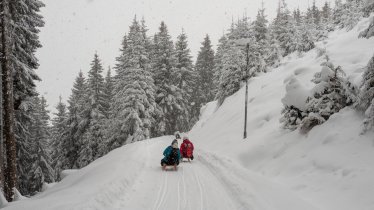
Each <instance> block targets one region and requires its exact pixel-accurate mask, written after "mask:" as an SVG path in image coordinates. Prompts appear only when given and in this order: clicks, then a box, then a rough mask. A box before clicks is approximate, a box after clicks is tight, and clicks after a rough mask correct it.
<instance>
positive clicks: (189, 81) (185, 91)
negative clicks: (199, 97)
mask: <svg viewBox="0 0 374 210" xmlns="http://www.w3.org/2000/svg"><path fill="white" fill-rule="evenodd" d="M175 51H176V53H175V54H176V58H177V63H176V75H177V81H176V84H177V86H178V87H179V89H180V90H181V93H182V97H183V99H185V101H186V108H187V109H188V118H187V119H183V117H186V116H183V115H182V116H180V119H178V120H177V122H178V124H177V127H176V130H178V131H181V132H185V131H187V130H188V129H189V128H190V127H191V126H192V125H193V124H194V123H195V122H196V118H194V116H192V113H198V112H199V110H197V107H196V106H194V104H195V103H196V102H195V101H194V98H193V95H194V94H195V93H194V88H195V86H196V85H197V74H196V72H195V70H194V67H193V64H192V56H191V51H190V49H189V48H188V44H187V35H186V34H185V33H184V32H183V31H182V33H181V34H180V35H179V36H178V38H177V42H176V44H175Z"/></svg>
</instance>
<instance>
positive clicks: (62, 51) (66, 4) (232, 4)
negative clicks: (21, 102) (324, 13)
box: [37, 0, 332, 111]
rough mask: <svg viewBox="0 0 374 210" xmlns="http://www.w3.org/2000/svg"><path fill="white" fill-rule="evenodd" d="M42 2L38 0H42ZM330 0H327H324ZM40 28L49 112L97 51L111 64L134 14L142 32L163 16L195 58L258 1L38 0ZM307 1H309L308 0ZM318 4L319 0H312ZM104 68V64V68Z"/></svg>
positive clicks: (297, 0)
mask: <svg viewBox="0 0 374 210" xmlns="http://www.w3.org/2000/svg"><path fill="white" fill-rule="evenodd" d="M42 1H43V0H42ZM330 1H332V0H330ZM43 2H44V3H45V4H46V7H45V8H43V9H42V15H43V16H44V20H45V22H46V24H45V27H44V28H42V29H41V33H40V40H41V42H42V45H43V47H42V48H41V49H39V50H38V52H37V57H38V58H39V61H40V67H39V69H38V71H37V72H38V74H39V75H40V77H41V78H42V80H43V81H42V82H40V83H38V91H39V92H40V93H41V94H42V95H44V96H45V97H46V99H47V101H48V103H49V105H50V110H52V111H54V110H55V109H54V106H55V105H56V104H57V102H58V97H59V96H60V95H61V96H62V97H63V100H64V101H66V100H67V99H68V97H69V95H70V93H71V88H72V85H73V82H74V79H75V77H76V76H77V74H78V72H79V70H82V71H83V72H84V73H85V74H86V73H87V72H88V70H89V65H90V62H91V60H92V59H93V55H94V53H95V52H97V53H98V54H99V56H100V58H101V59H102V61H103V65H104V66H105V68H107V67H108V66H114V64H115V57H117V56H118V55H119V48H120V44H121V40H122V37H123V35H124V34H125V33H126V32H127V31H128V27H129V25H130V24H131V22H132V19H133V18H134V16H135V15H137V17H139V18H141V17H142V16H144V18H145V20H146V25H147V26H148V28H149V33H148V35H153V34H154V33H155V32H157V30H158V27H159V24H160V22H161V21H162V20H163V21H165V23H166V25H167V26H168V28H169V32H170V34H171V36H172V38H173V40H174V41H175V39H176V37H177V36H178V34H180V32H181V31H182V28H183V29H184V30H185V32H186V33H187V35H188V41H189V46H190V49H191V51H192V55H193V56H194V58H195V57H196V55H197V53H198V51H199V49H200V45H201V42H202V40H203V38H204V36H205V34H209V35H210V37H211V40H212V44H213V45H216V44H217V40H218V39H219V38H220V37H221V36H222V34H223V32H224V31H225V30H226V29H228V28H229V26H230V24H231V20H232V18H234V20H236V19H237V18H238V17H242V16H243V14H244V13H247V15H248V16H249V17H251V18H255V16H256V14H257V9H258V8H260V7H261V0H143V1H142V0H44V1H43ZM277 2H278V0H264V4H265V8H266V9H267V10H266V14H267V15H268V18H269V19H270V18H273V17H274V16H275V12H276V8H277V5H278V3H277ZM311 2H312V0H310V3H311ZM316 2H317V5H318V6H322V5H323V3H324V2H325V0H316ZM308 3H309V1H308V0H287V4H288V6H289V8H290V9H293V8H297V7H300V9H303V10H304V9H305V8H306V7H307V5H308ZM105 70H106V69H105Z"/></svg>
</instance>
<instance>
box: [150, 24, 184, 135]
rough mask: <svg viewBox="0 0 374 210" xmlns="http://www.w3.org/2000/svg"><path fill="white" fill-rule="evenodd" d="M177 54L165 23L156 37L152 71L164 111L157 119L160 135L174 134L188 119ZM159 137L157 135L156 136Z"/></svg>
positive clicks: (156, 128)
mask: <svg viewBox="0 0 374 210" xmlns="http://www.w3.org/2000/svg"><path fill="white" fill-rule="evenodd" d="M176 63H177V60H176V54H175V49H174V45H173V42H172V41H171V37H170V35H169V32H168V29H167V27H166V25H165V23H164V22H161V26H160V28H159V32H158V33H157V34H156V35H155V36H154V46H153V54H152V71H153V78H154V82H155V85H156V98H155V100H156V103H157V104H158V106H159V108H160V110H161V111H162V114H161V116H159V117H158V118H157V122H158V125H157V126H156V127H155V128H154V131H155V133H158V134H174V132H175V131H176V130H177V129H178V126H177V125H181V124H184V122H181V121H183V120H184V119H188V108H187V103H188V102H187V100H186V99H185V98H183V94H182V91H181V89H180V88H179V87H178V84H177V81H176V80H175V78H176V77H177V75H176ZM156 135H157V134H156Z"/></svg>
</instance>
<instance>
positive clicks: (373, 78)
mask: <svg viewBox="0 0 374 210" xmlns="http://www.w3.org/2000/svg"><path fill="white" fill-rule="evenodd" d="M357 107H358V108H359V109H360V110H362V111H364V112H365V120H364V129H363V132H366V131H368V130H371V129H372V128H373V126H374V56H373V57H372V58H371V59H370V61H369V63H368V65H367V66H366V70H365V72H364V75H363V80H362V84H361V91H360V93H359V96H358V102H357Z"/></svg>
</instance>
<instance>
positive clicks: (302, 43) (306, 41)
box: [295, 18, 315, 52]
mask: <svg viewBox="0 0 374 210" xmlns="http://www.w3.org/2000/svg"><path fill="white" fill-rule="evenodd" d="M296 29H297V30H296V33H295V43H296V50H297V51H299V52H308V51H309V50H311V49H313V48H314V47H315V44H314V40H315V38H314V37H313V34H312V32H311V31H310V25H309V24H308V23H307V20H305V19H304V18H302V20H301V22H300V23H299V24H297V25H296Z"/></svg>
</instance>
